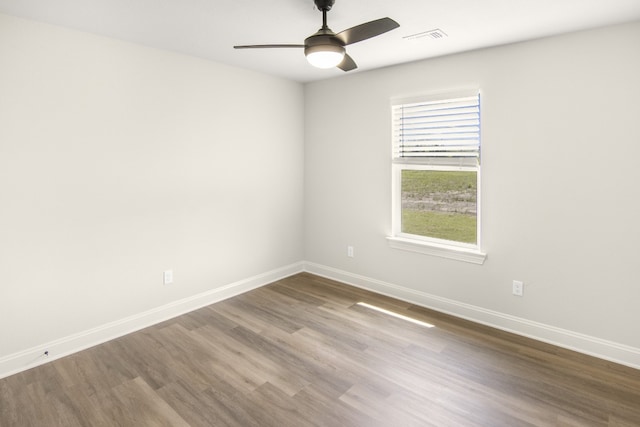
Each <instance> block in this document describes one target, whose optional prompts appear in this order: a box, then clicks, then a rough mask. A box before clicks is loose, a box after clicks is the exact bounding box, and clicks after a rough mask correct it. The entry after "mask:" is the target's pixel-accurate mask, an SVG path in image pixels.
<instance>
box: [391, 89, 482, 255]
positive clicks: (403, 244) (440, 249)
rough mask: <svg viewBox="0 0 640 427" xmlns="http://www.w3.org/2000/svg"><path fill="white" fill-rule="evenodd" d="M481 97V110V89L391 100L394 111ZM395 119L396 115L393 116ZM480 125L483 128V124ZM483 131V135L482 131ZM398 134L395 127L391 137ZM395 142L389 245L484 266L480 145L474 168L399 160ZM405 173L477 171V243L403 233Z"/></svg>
mask: <svg viewBox="0 0 640 427" xmlns="http://www.w3.org/2000/svg"><path fill="white" fill-rule="evenodd" d="M469 96H478V105H479V107H480V110H481V109H482V107H481V104H480V101H481V97H480V91H479V90H478V89H472V90H466V91H464V92H460V91H458V92H455V93H452V92H448V93H438V94H432V95H427V96H421V97H412V98H404V99H394V100H392V104H391V107H392V110H393V107H394V106H399V105H406V104H409V103H416V102H431V101H448V100H452V99H457V98H462V97H469ZM392 118H393V113H392ZM480 125H481V124H480ZM481 129H482V128H481V127H480V131H481ZM394 131H395V128H394V126H393V125H392V133H393V132H394ZM396 148H397V147H396V141H395V140H394V136H393V134H392V155H391V163H392V168H391V169H392V178H391V182H392V188H391V197H392V202H391V207H392V213H391V218H392V221H391V222H392V224H391V236H388V237H387V240H388V242H389V245H390V246H391V247H392V248H395V249H402V250H408V251H412V252H418V253H423V254H427V255H435V256H440V257H444V258H449V259H456V260H460V261H466V262H471V263H475V264H482V263H484V260H485V259H486V253H484V252H482V250H481V248H482V239H481V238H482V226H481V224H482V198H481V194H482V192H481V187H482V186H481V183H482V172H481V170H482V168H481V164H480V157H479V156H480V155H479V153H480V145H478V159H477V162H475V164H470V163H469V162H468V161H467V160H466V159H464V160H460V161H459V162H458V164H455V163H456V162H455V161H452V160H451V159H442V158H437V157H431V156H424V157H418V158H412V157H398V156H396V154H395V152H394V151H395V150H396ZM403 170H439V171H474V172H476V174H477V175H476V179H477V188H476V192H477V195H476V243H475V244H472V243H465V242H458V241H453V240H446V239H440V238H435V237H428V236H421V235H417V234H411V233H404V232H402V171H403Z"/></svg>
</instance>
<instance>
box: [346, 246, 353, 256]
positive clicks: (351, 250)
mask: <svg viewBox="0 0 640 427" xmlns="http://www.w3.org/2000/svg"><path fill="white" fill-rule="evenodd" d="M347 256H348V257H349V258H353V256H354V255H353V246H347Z"/></svg>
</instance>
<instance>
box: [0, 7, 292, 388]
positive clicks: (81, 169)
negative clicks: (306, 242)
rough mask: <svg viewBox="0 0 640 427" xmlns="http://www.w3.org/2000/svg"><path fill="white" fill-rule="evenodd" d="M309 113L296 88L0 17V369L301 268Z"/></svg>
mask: <svg viewBox="0 0 640 427" xmlns="http://www.w3.org/2000/svg"><path fill="white" fill-rule="evenodd" d="M303 107H304V103H303V87H302V85H300V84H297V83H294V82H290V81H286V80H283V79H278V78H273V77H269V76H265V75H261V74H258V73H254V72H250V71H245V70H241V69H237V68H232V67H228V66H225V65H221V64H216V63H212V62H208V61H204V60H200V59H197V58H193V57H188V56H183V55H178V54H175V53H171V52H167V51H161V50H154V49H150V48H146V47H142V46H137V45H133V44H128V43H124V42H120V41H117V40H113V39H107V38H102V37H97V36H92V35H88V34H84V33H80V32H76V31H70V30H66V29H62V28H58V27H54V26H49V25H44V24H40V23H36V22H33V21H25V20H20V19H16V18H12V17H9V16H3V15H0V362H2V361H5V362H7V363H8V364H7V366H9V368H7V369H14V368H16V366H15V364H13V365H12V364H11V363H9V362H10V361H11V360H13V359H12V357H13V356H16V357H18V356H24V355H25V354H26V353H29V350H30V349H33V348H36V347H38V346H42V345H43V344H45V343H55V342H57V340H60V339H65V337H72V336H74V334H81V333H84V332H86V331H88V330H91V329H92V328H98V327H101V326H103V325H106V324H109V322H116V321H119V320H121V319H124V318H127V317H128V316H137V315H139V314H140V313H144V312H146V311H148V310H152V309H155V308H158V307H163V306H166V305H167V304H171V303H173V302H176V301H180V300H182V299H184V298H190V297H193V296H196V295H199V294H201V293H203V292H209V291H211V290H212V289H216V288H219V287H222V286H226V285H229V284H232V283H236V282H237V281H241V280H244V279H247V278H250V277H254V276H255V275H260V274H265V273H268V272H271V271H274V270H278V269H281V268H283V267H286V266H289V265H291V264H292V263H298V262H299V261H301V259H302V257H303V245H302V218H303V216H302V208H303V202H302V196H303V193H302V191H303V185H302V179H303V170H302V166H303V165H302V163H303V148H304V147H303V136H304V133H303V120H304V116H303V114H304V111H303V110H304V109H303ZM166 269H173V271H174V275H175V282H174V284H173V285H171V286H163V284H162V272H163V270H166ZM38 351H40V350H38ZM25 352H26V353H25ZM3 357H4V359H3ZM10 359H11V360H10ZM0 365H2V363H0ZM20 366H22V365H20ZM5 373H6V372H5ZM1 376H2V366H0V377H1Z"/></svg>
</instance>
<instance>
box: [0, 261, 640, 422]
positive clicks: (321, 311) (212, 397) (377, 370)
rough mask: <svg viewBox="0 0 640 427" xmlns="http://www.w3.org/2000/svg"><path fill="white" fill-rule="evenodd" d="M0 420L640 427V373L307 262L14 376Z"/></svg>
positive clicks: (0, 392)
mask: <svg viewBox="0 0 640 427" xmlns="http://www.w3.org/2000/svg"><path fill="white" fill-rule="evenodd" d="M358 302H364V303H368V304H370V306H364V305H359V304H357V303H358ZM372 306H375V307H380V308H383V309H386V310H388V311H391V312H394V313H398V314H401V315H404V316H406V317H408V318H411V319H416V320H420V321H423V322H427V323H430V324H432V325H434V327H431V328H429V327H426V326H423V325H419V324H415V323H412V322H409V321H408V320H407V319H402V318H395V317H392V316H391V315H389V314H388V313H384V312H379V311H377V310H375V309H373V308H372ZM0 425H1V426H3V427H9V426H48V427H49V426H136V427H139V426H242V427H251V426H260V427H270V426H273V427H286V426H292V427H304V426H340V427H342V426H366V427H371V426H391V427H404V426H483V427H495V426H509V427H515V426H640V371H638V370H634V369H631V368H627V367H623V366H620V365H615V364H612V363H608V362H605V361H602V360H598V359H594V358H591V357H588V356H584V355H580V354H577V353H573V352H571V351H567V350H563V349H559V348H556V347H553V346H550V345H546V344H542V343H539V342H535V341H532V340H529V339H526V338H522V337H518V336H515V335H511V334H508V333H505V332H500V331H497V330H494V329H491V328H488V327H484V326H479V325H476V324H473V323H471V322H467V321H463V320H460V319H456V318H452V317H450V316H446V315H443V314H439V313H436V312H433V311H431V310H427V309H424V308H421V307H416V306H413V305H411V304H408V303H405V302H402V301H397V300H394V299H391V298H387V297H384V296H380V295H376V294H372V293H369V292H365V291H362V290H360V289H357V288H353V287H349V286H346V285H343V284H340V283H337V282H334V281H331V280H327V279H323V278H319V277H316V276H313V275H310V274H306V273H304V274H299V275H296V276H293V277H290V278H287V279H284V280H281V281H279V282H276V283H273V284H271V285H268V286H266V287H263V288H260V289H257V290H254V291H251V292H248V293H246V294H243V295H240V296H237V297H235V298H231V299H228V300H226V301H223V302H220V303H217V304H214V305H211V306H208V307H205V308H203V309H200V310H198V311H195V312H193V313H190V314H187V315H184V316H180V317H178V318H175V319H172V320H170V321H167V322H164V323H162V324H159V325H156V326H153V327H151V328H148V329H145V330H142V331H140V332H137V333H134V334H130V335H127V336H125V337H122V338H120V339H117V340H114V341H110V342H108V343H105V344H102V345H100V346H97V347H94V348H91V349H89V350H85V351H83V352H80V353H77V354H74V355H72V356H69V357H66V358H63V359H60V360H57V361H54V362H51V363H49V364H47V365H43V366H40V367H37V368H34V369H31V370H29V371H25V372H22V373H20V374H17V375H14V376H12V377H9V378H5V379H3V380H0Z"/></svg>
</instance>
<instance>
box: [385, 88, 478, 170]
mask: <svg viewBox="0 0 640 427" xmlns="http://www.w3.org/2000/svg"><path fill="white" fill-rule="evenodd" d="M392 114H393V158H394V162H396V163H420V164H435V165H438V164H441V165H460V166H476V165H478V164H479V162H480V95H479V94H478V93H476V94H475V95H472V96H464V97H457V98H450V99H440V100H435V101H433V100H429V101H424V102H413V103H409V104H397V105H393V106H392Z"/></svg>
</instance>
